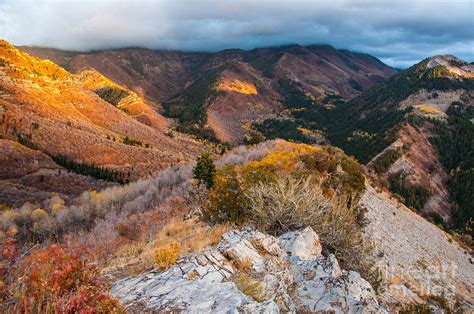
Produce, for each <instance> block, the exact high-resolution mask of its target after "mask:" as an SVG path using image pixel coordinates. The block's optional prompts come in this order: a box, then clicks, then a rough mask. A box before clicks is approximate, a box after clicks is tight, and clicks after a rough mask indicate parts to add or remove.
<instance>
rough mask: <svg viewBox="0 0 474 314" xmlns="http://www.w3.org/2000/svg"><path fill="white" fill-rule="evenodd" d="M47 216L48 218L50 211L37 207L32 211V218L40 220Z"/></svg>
mask: <svg viewBox="0 0 474 314" xmlns="http://www.w3.org/2000/svg"><path fill="white" fill-rule="evenodd" d="M46 218H48V213H47V212H46V211H45V210H44V209H41V208H37V209H35V210H34V211H33V212H32V213H31V219H33V220H34V221H39V220H43V219H46Z"/></svg>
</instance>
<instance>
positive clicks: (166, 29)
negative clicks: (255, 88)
mask: <svg viewBox="0 0 474 314" xmlns="http://www.w3.org/2000/svg"><path fill="white" fill-rule="evenodd" d="M0 37H2V38H4V39H6V40H9V41H11V42H13V43H14V44H16V45H37V46H46V47H56V48H61V49H69V50H91V49H107V48H119V47H130V46H140V47H147V48H157V49H180V50H197V51H215V50H220V49H226V48H243V49H251V48H255V47H262V46H274V45H281V44H289V43H299V44H303V45H304V44H313V43H328V44H332V45H334V46H336V47H338V48H347V49H351V50H356V51H362V52H367V53H371V54H373V55H375V56H377V57H379V58H381V59H382V61H384V62H386V63H388V64H390V65H392V66H395V67H406V66H409V65H411V64H413V63H415V62H417V61H419V60H421V59H423V58H425V57H427V56H430V55H435V54H446V53H449V54H454V55H457V56H459V57H461V58H463V59H466V60H468V61H473V58H474V0H461V1H456V0H455V1H449V0H445V1H437V0H431V1H429V0H419V1H414V0H412V1H408V0H398V1H397V0H390V1H383V0H382V1H341V0H335V1H315V0H313V1H310V0H286V1H280V0H273V1H270V0H255V1H250V0H233V1H228V0H200V1H187V0H173V1H170V0H157V1H152V0H126V1H119V0H95V1H91V0H86V1H80V0H69V1H66V0H62V1H59V0H36V1H32V0H30V1H24V0H0Z"/></svg>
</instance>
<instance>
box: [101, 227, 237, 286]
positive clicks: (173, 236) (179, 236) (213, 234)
mask: <svg viewBox="0 0 474 314" xmlns="http://www.w3.org/2000/svg"><path fill="white" fill-rule="evenodd" d="M229 229H230V227H229V226H227V225H214V226H212V227H210V226H208V225H207V224H205V223H203V222H199V221H197V220H192V219H189V220H182V219H179V218H173V219H171V220H170V221H169V222H168V223H167V224H166V225H164V226H163V227H162V228H161V230H160V231H159V232H158V234H157V235H156V237H155V238H154V240H153V241H150V242H145V241H140V242H131V243H129V244H126V245H124V246H122V247H120V248H119V249H118V250H117V252H116V253H115V254H114V256H112V257H111V258H110V259H109V261H108V262H107V264H106V265H105V266H104V270H103V272H104V273H107V274H115V273H118V274H117V275H118V277H125V276H127V275H132V274H137V273H140V272H143V271H145V270H148V269H151V268H153V267H155V266H156V253H157V252H158V251H160V250H162V249H169V248H170V246H171V244H173V243H177V244H178V245H179V254H178V256H177V258H178V257H179V256H183V255H186V254H189V253H193V252H200V251H202V250H204V249H205V248H206V247H209V246H214V245H216V244H217V243H218V242H219V241H220V239H221V237H222V234H224V232H226V231H228V230H229ZM163 252H164V251H163Z"/></svg>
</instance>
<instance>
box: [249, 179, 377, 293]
mask: <svg viewBox="0 0 474 314" xmlns="http://www.w3.org/2000/svg"><path fill="white" fill-rule="evenodd" d="M246 196H247V198H248V200H249V204H250V210H249V212H248V219H249V223H251V224H253V225H255V226H256V227H257V228H259V229H261V230H263V231H265V232H268V233H270V234H274V235H280V234H282V233H285V232H288V231H291V230H298V229H302V228H304V227H306V226H308V225H309V226H311V227H312V228H313V229H314V230H315V232H316V233H317V234H318V235H319V236H320V238H321V242H322V243H323V245H324V246H325V247H326V249H328V250H329V251H330V252H332V253H334V254H335V255H336V257H337V258H338V259H339V260H340V262H341V264H342V265H343V266H344V267H345V268H348V269H351V270H356V271H359V272H360V273H362V275H363V276H364V278H366V279H367V280H369V281H370V282H371V283H372V284H374V285H377V284H378V281H379V273H378V270H377V269H375V267H374V264H373V262H372V261H370V260H369V258H370V256H372V247H371V246H370V245H369V244H368V243H366V242H364V240H363V227H362V225H361V222H364V221H365V218H364V217H361V216H363V213H364V211H363V210H359V209H357V208H351V207H349V206H347V201H346V200H345V199H344V197H343V196H328V195H327V193H325V192H324V187H323V186H322V185H321V180H318V179H315V178H314V177H312V176H307V177H300V178H293V177H287V178H283V177H280V178H277V179H276V180H275V181H273V182H269V183H263V182H262V183H260V184H257V185H255V186H253V187H252V188H250V189H249V190H248V191H247V193H246Z"/></svg>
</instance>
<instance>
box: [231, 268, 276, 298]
mask: <svg viewBox="0 0 474 314" xmlns="http://www.w3.org/2000/svg"><path fill="white" fill-rule="evenodd" d="M235 285H236V286H237V288H238V289H239V290H240V291H242V292H243V293H244V294H246V295H248V296H249V297H251V298H252V299H254V300H255V301H257V302H263V301H265V300H266V299H268V295H267V293H266V292H265V286H264V284H263V282H261V281H257V280H254V279H253V278H252V277H250V276H249V275H247V274H240V275H239V277H238V278H237V280H236V281H235Z"/></svg>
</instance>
